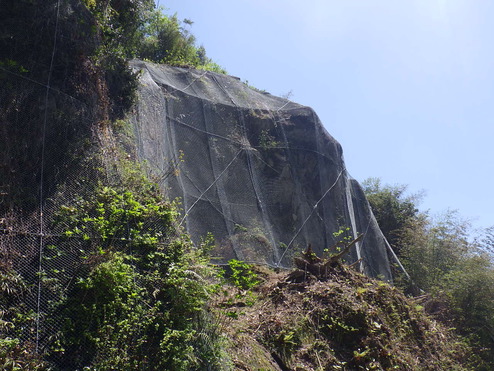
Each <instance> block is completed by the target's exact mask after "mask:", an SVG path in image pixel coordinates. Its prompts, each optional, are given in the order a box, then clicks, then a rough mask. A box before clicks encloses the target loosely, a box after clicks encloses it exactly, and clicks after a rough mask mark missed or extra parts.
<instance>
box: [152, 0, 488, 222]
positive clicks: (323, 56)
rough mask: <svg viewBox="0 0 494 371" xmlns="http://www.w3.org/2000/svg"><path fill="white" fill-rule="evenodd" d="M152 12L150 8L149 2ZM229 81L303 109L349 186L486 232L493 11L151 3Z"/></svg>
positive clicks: (480, 6)
mask: <svg viewBox="0 0 494 371" xmlns="http://www.w3.org/2000/svg"><path fill="white" fill-rule="evenodd" d="M157 2H158V1H157ZM160 5H162V6H165V7H166V8H167V9H168V11H167V13H169V14H173V13H175V12H176V13H177V14H178V17H179V18H180V19H183V18H189V19H191V20H192V21H194V24H193V25H192V27H191V32H192V33H193V34H195V35H196V37H197V39H198V44H199V45H200V44H202V45H204V47H205V48H206V50H207V53H208V56H209V57H211V58H212V59H213V60H215V61H216V62H217V63H219V64H220V65H222V66H223V67H224V68H226V70H227V71H228V73H229V74H231V75H235V76H238V77H240V78H241V79H242V80H248V82H249V84H251V85H254V86H256V87H257V88H259V89H265V90H267V91H269V92H270V93H272V94H274V95H285V94H287V93H288V92H292V96H291V100H293V101H295V102H297V103H300V104H304V105H307V106H310V107H312V108H314V110H315V111H316V112H317V114H318V116H319V117H320V119H321V121H322V123H323V125H324V126H325V127H326V129H327V131H328V132H329V133H330V134H331V135H332V136H334V137H335V138H336V139H337V140H338V141H339V142H340V143H341V144H342V146H343V151H344V156H345V161H346V165H347V169H348V170H349V172H350V174H351V175H352V176H353V177H354V178H356V179H357V180H359V181H362V180H364V179H366V178H368V177H380V178H381V179H382V181H383V182H384V183H388V184H408V185H409V189H410V191H411V192H417V191H420V190H425V192H426V196H425V198H424V201H423V202H422V204H421V208H422V209H430V211H431V213H437V212H441V211H445V210H446V209H448V208H450V209H458V210H459V212H460V214H461V215H462V216H464V217H466V218H471V219H474V224H475V225H476V226H480V227H487V226H490V225H494V212H493V210H492V209H493V207H494V201H493V195H492V190H493V184H494V145H493V144H492V141H493V140H494V125H493V124H494V22H493V19H494V1H492V0H476V1H472V0H409V1H396V0H360V1H357V0H337V1H336V0H306V1H294V0H161V1H160Z"/></svg>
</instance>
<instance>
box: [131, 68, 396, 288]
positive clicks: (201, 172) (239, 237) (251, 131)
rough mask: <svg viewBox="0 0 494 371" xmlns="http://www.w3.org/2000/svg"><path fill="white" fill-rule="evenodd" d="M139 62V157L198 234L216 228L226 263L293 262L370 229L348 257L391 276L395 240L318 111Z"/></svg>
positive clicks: (226, 80)
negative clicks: (386, 234) (343, 235)
mask: <svg viewBox="0 0 494 371" xmlns="http://www.w3.org/2000/svg"><path fill="white" fill-rule="evenodd" d="M132 66H133V68H134V69H135V70H136V71H140V81H141V87H140V93H139V95H140V98H139V104H138V105H137V107H136V113H135V115H134V116H133V117H132V121H133V123H134V127H135V136H136V142H137V147H138V153H139V156H140V158H141V159H142V160H145V161H146V163H147V165H148V169H149V171H150V173H151V174H153V176H154V177H155V178H156V179H159V183H160V185H161V187H162V188H163V189H164V190H165V192H166V193H167V194H168V195H169V196H170V197H171V198H175V197H178V198H180V199H181V201H182V208H183V223H184V224H185V225H186V227H187V231H188V232H189V233H190V235H191V236H192V238H193V239H194V240H196V241H198V240H199V239H200V238H201V236H204V235H206V234H207V233H208V232H210V233H212V234H213V235H214V236H215V238H216V243H217V250H216V254H217V256H218V261H219V262H225V261H227V260H228V259H232V258H236V259H240V260H245V261H248V262H256V263H263V264H268V265H271V266H281V267H288V266H291V262H292V258H293V255H294V254H296V253H297V252H300V251H301V250H303V249H305V248H306V247H307V246H308V244H311V245H312V247H313V249H314V251H316V252H318V253H319V254H322V253H323V252H324V251H325V250H326V249H330V248H331V247H332V246H333V245H334V244H335V243H336V242H337V240H338V238H340V237H337V236H335V235H334V234H335V233H337V232H338V231H340V230H349V232H348V233H349V234H350V235H351V236H352V237H356V236H357V235H358V234H360V233H364V234H365V237H364V239H363V241H362V243H359V244H358V245H357V247H356V248H355V249H354V250H353V251H352V252H351V254H350V256H349V258H348V260H349V261H350V262H355V261H359V263H358V264H359V265H360V269H361V270H362V271H364V272H365V273H367V274H369V275H372V276H382V277H384V278H386V279H391V273H390V264H389V259H388V251H387V250H388V249H387V247H386V241H385V239H384V238H383V237H382V234H381V232H380V230H379V228H378V226H377V223H376V222H375V219H374V217H373V216H372V213H371V211H370V208H369V206H368V203H367V201H366V199H365V196H364V194H363V192H362V190H361V189H360V186H359V185H358V183H357V182H356V181H354V180H353V179H351V177H350V176H349V175H348V173H347V171H346V169H345V165H344V162H343V156H342V150H341V147H340V145H339V144H338V142H336V140H334V139H333V138H332V137H331V136H330V135H329V134H328V133H327V132H326V130H325V129H324V128H323V126H322V125H321V123H320V121H319V119H318V117H317V115H316V114H315V113H314V112H313V110H311V109H310V108H308V107H304V106H301V105H299V104H296V103H293V102H291V101H289V100H287V99H283V98H278V97H274V96H272V95H270V94H268V93H265V92H259V91H256V90H255V89H251V88H250V87H248V86H247V85H246V84H244V83H242V82H241V81H239V80H238V79H237V78H234V77H230V76H225V75H220V74H216V73H213V72H206V71H196V70H190V69H183V68H172V67H167V66H159V65H154V64H150V63H144V62H140V61H133V62H132ZM170 167H172V168H173V169H174V171H173V172H170ZM165 174H166V175H167V176H164V175H165Z"/></svg>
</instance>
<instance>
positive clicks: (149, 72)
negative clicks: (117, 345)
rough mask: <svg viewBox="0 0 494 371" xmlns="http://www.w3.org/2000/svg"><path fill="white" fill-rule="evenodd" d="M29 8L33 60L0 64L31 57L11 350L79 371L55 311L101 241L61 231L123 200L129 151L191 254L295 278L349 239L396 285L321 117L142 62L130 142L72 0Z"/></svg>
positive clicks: (12, 143)
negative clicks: (98, 195) (209, 243)
mask: <svg viewBox="0 0 494 371" xmlns="http://www.w3.org/2000/svg"><path fill="white" fill-rule="evenodd" d="M23 4H24V3H23ZM26 4H27V5H26ZM24 5H25V6H27V7H28V8H29V9H30V11H32V12H33V17H34V14H37V13H38V12H40V13H41V14H42V15H43V17H38V18H39V19H43V22H42V23H41V24H37V23H33V24H26V25H24V26H23V27H24V29H25V30H26V34H27V35H35V36H36V37H37V39H36V40H38V38H39V42H38V43H37V44H36V48H31V49H29V50H28V51H26V50H22V49H21V48H20V46H18V45H17V44H15V43H14V44H15V45H14V46H15V47H12V48H9V49H6V48H5V49H3V50H1V53H2V54H1V56H2V58H0V61H5V60H21V59H20V58H21V54H22V55H23V56H24V55H26V56H27V59H26V62H25V63H24V62H23V64H22V65H15V64H13V65H12V64H11V65H6V64H2V65H0V78H1V79H2V84H3V85H2V89H1V90H0V103H1V107H0V108H1V109H0V120H1V124H2V127H1V130H2V132H1V133H2V135H1V136H0V273H1V275H2V276H1V280H2V281H1V283H2V287H0V288H1V290H2V297H1V299H0V331H1V333H2V335H3V336H4V337H5V338H8V337H9V336H11V337H14V338H18V339H21V340H22V341H23V342H24V343H25V344H31V346H32V348H33V350H34V352H37V353H43V352H44V351H45V350H46V349H48V348H49V349H50V352H51V353H50V354H51V357H52V359H51V360H52V361H53V362H54V363H58V365H59V366H60V367H62V368H63V367H65V368H66V369H70V367H72V366H73V367H78V366H79V364H77V360H73V363H71V364H70V366H69V365H68V364H64V363H63V362H64V361H62V360H63V359H64V360H65V361H66V360H67V359H68V358H67V355H64V354H63V350H61V349H59V350H57V351H54V349H55V348H56V344H57V342H58V340H59V339H57V336H58V335H57V334H59V332H60V329H61V328H62V327H63V326H64V319H63V316H62V311H63V310H64V308H62V307H60V303H62V302H63V301H64V299H65V298H66V296H67V295H68V293H69V292H70V291H71V290H72V289H73V288H74V286H75V284H76V281H77V279H78V278H80V277H85V276H87V273H88V270H89V266H90V265H91V262H88V261H87V256H88V252H89V251H92V250H94V249H95V247H96V246H98V245H99V244H100V241H98V240H95V239H91V238H89V239H88V238H83V237H81V236H71V235H69V234H67V225H66V224H64V223H57V215H59V213H60V210H62V209H63V208H76V207H79V206H80V205H81V202H83V200H85V199H88V198H89V197H91V196H92V195H93V194H94V192H95V189H96V187H97V186H98V185H100V184H105V185H118V184H120V180H121V179H122V178H123V177H125V176H126V174H125V171H123V170H122V169H121V168H120V164H121V157H122V153H121V152H122V149H125V150H126V151H127V153H125V156H129V157H131V158H133V157H134V155H136V156H137V157H138V158H139V159H140V160H142V161H143V162H144V163H145V168H146V169H147V170H148V172H149V175H150V177H151V178H152V179H155V180H156V181H157V182H158V184H159V185H160V186H161V188H162V190H163V191H164V193H165V194H166V195H168V197H169V198H170V199H175V198H178V199H179V200H180V202H181V208H182V215H181V220H180V223H181V224H182V226H184V228H185V229H186V230H187V232H188V233H189V234H190V236H191V237H192V239H193V240H194V241H195V242H199V241H200V240H201V238H203V237H204V236H206V235H207V234H208V233H212V234H213V236H214V238H215V243H216V250H215V251H214V254H215V262H217V263H225V262H227V261H228V260H230V259H233V258H235V259H240V260H244V261H247V262H250V263H261V264H267V265H270V266H275V267H290V266H291V265H292V264H291V262H292V258H293V256H294V255H295V254H297V253H298V252H300V251H302V250H304V249H305V248H306V247H307V246H308V245H309V244H311V245H312V247H313V250H314V251H316V252H317V253H318V254H323V253H325V250H326V249H331V247H332V246H333V245H334V244H335V242H337V240H338V239H339V238H341V236H339V235H335V232H338V231H340V230H343V231H345V233H347V234H348V236H349V237H351V238H355V237H356V236H357V235H358V234H361V233H363V234H364V238H363V239H362V240H361V242H359V243H358V244H357V245H356V247H355V249H353V250H352V251H351V253H350V254H349V256H348V258H347V260H348V262H350V263H353V262H358V263H357V264H358V267H359V269H360V270H361V271H363V272H365V273H367V274H369V275H371V276H381V277H383V278H385V279H391V278H392V277H391V271H390V263H389V258H388V255H389V254H391V255H392V251H391V250H390V249H389V248H388V247H387V245H386V241H385V239H384V238H383V236H382V234H381V232H380V230H379V227H378V226H377V223H376V221H375V219H374V217H373V216H372V212H371V211H370V208H369V206H368V203H367V201H366V199H365V196H364V194H363V192H362V190H361V189H360V187H359V185H358V183H357V182H356V181H354V180H353V179H351V177H350V176H349V175H348V173H347V171H346V169H345V165H344V162H343V158H342V150H341V147H340V145H339V144H338V143H337V142H336V141H335V140H334V139H333V138H332V137H331V136H330V135H329V134H328V133H327V132H326V130H325V129H324V128H323V126H322V125H321V123H320V122H319V119H318V117H317V115H316V114H315V113H314V112H313V111H312V110H311V109H309V108H307V107H304V106H301V105H298V104H296V103H293V102H291V101H289V100H287V99H282V98H277V97H274V96H272V95H270V94H267V93H264V92H260V91H256V90H254V89H251V88H250V87H248V86H247V85H246V84H244V83H242V82H241V81H239V80H238V79H236V78H234V77H230V76H225V75H220V74H216V73H212V72H206V71H197V70H192V69H185V68H173V67H168V66H158V65H154V64H150V63H144V62H141V61H133V62H131V67H132V68H133V69H134V70H137V71H140V75H139V79H140V87H139V100H138V103H137V104H136V106H135V109H134V113H133V114H132V115H130V117H129V121H130V122H131V123H132V130H133V139H132V140H130V141H129V140H128V137H126V138H127V139H126V140H122V138H120V137H118V136H116V135H114V133H113V132H112V130H111V128H109V127H108V126H105V125H104V122H106V121H105V120H108V118H109V115H108V113H105V112H103V111H104V110H103V108H102V105H103V104H102V102H101V99H102V97H104V93H105V92H104V91H101V81H99V80H98V77H97V76H98V74H97V72H96V70H97V67H96V66H94V65H92V64H91V61H90V59H89V58H86V59H84V54H85V52H86V51H84V50H82V48H83V47H81V45H85V46H84V48H93V47H95V44H96V42H95V41H94V40H93V41H92V42H89V41H88V40H86V41H85V43H84V44H81V43H79V41H80V39H81V35H89V34H90V33H89V32H87V31H88V30H87V28H90V27H91V20H90V17H89V15H88V13H87V9H86V8H85V7H83V6H82V5H81V4H80V3H79V2H78V1H75V0H74V1H66V2H60V1H56V0H51V1H46V2H45V3H44V4H43V6H38V7H35V6H31V5H32V4H30V3H29V2H25V4H24ZM5 9H6V8H5ZM12 9H15V6H14V7H13V8H12ZM19 9H22V12H24V11H25V9H23V8H19ZM0 10H2V9H0ZM19 12H20V10H19ZM22 12H20V13H22ZM20 13H19V14H20ZM19 14H17V13H15V11H12V14H10V13H9V14H7V13H6V14H3V13H2V14H1V15H2V17H1V19H3V20H14V19H15V17H16V16H17V15H19ZM21 15H22V14H21ZM23 16H25V15H23ZM17 49H18V50H17ZM17 52H18V53H20V54H19V55H17V54H16V53H17ZM77 58H79V59H80V60H79V59H77ZM76 59H77V61H74V60H76ZM69 62H70V63H69ZM21 67H22V68H21ZM88 92H90V93H88ZM122 142H123V143H122ZM117 147H118V148H117ZM149 228H154V229H156V230H159V229H160V228H161V226H160V225H153V226H151V227H149ZM125 239H126V240H127V241H128V240H129V239H130V237H129V236H126V237H125ZM124 242H125V241H123V242H122V244H124ZM114 243H115V244H118V241H114ZM330 252H331V251H330ZM393 259H394V258H393ZM18 277H21V278H22V280H20V279H18ZM13 308H14V309H15V310H14V309H13ZM19 313H21V314H22V318H19V317H18V315H19ZM16 316H17V317H16ZM6 324H9V325H6ZM10 324H14V325H12V326H11V325H10ZM57 352H58V353H57ZM57 357H58V358H57ZM69 358H70V357H69ZM81 364H82V363H81Z"/></svg>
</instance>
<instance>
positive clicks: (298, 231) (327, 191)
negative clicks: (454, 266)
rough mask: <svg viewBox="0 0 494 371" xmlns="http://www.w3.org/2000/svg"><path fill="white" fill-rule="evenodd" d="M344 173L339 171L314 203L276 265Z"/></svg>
mask: <svg viewBox="0 0 494 371" xmlns="http://www.w3.org/2000/svg"><path fill="white" fill-rule="evenodd" d="M344 171H345V169H342V170H341V171H340V173H339V174H338V176H337V177H336V180H335V181H334V183H333V184H332V185H331V186H330V187H329V188H328V189H327V190H326V192H324V194H323V195H322V197H321V198H320V199H319V200H318V201H317V202H316V204H315V205H314V207H313V208H312V211H311V212H310V213H309V215H308V216H307V218H305V220H304V222H303V223H302V225H301V226H300V228H299V229H298V230H297V232H296V233H295V235H294V236H293V237H292V239H291V240H290V242H289V243H288V245H287V246H286V248H285V250H284V251H283V254H281V257H280V259H279V260H278V265H279V264H280V263H281V260H282V259H283V257H284V256H285V254H286V252H287V251H288V249H289V248H290V246H291V245H292V243H293V241H295V238H297V236H298V235H299V234H300V232H301V231H302V229H303V228H304V226H305V224H307V222H308V221H309V219H310V217H311V216H312V214H313V213H314V211H315V210H316V208H317V206H319V203H320V202H321V201H322V200H323V199H324V198H325V197H326V195H327V194H328V193H329V192H331V190H332V189H333V188H334V187H335V186H336V184H337V183H338V181H339V180H340V177H341V175H342V174H343V172H344Z"/></svg>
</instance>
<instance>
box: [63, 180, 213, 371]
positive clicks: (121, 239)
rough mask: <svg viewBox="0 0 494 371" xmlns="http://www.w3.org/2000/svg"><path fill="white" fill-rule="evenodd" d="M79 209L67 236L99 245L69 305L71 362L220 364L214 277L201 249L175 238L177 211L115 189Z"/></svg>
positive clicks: (70, 215) (71, 215)
mask: <svg viewBox="0 0 494 371" xmlns="http://www.w3.org/2000/svg"><path fill="white" fill-rule="evenodd" d="M78 205H79V207H65V208H63V212H62V215H61V216H60V217H59V218H61V220H63V221H65V223H66V225H67V226H70V228H69V229H68V230H67V232H66V234H67V236H69V237H70V238H73V237H75V236H79V237H80V238H82V239H85V240H88V241H90V242H91V245H92V248H91V251H90V252H89V254H88V255H87V261H88V262H89V263H88V264H89V265H90V271H89V273H88V274H87V276H84V275H83V276H81V277H80V278H79V280H78V282H77V284H76V286H75V288H74V290H73V291H72V292H71V293H70V294H69V296H68V299H67V300H66V302H65V303H64V304H63V308H65V309H64V310H63V313H62V318H65V321H66V325H65V327H64V330H63V332H62V334H61V338H62V349H63V354H66V355H67V357H66V358H65V360H64V361H65V362H67V363H68V364H69V365H70V367H73V368H74V369H75V368H78V367H81V366H91V367H95V368H97V369H115V368H117V369H121V370H135V369H176V370H189V369H195V368H200V367H203V366H205V365H208V364H209V365H212V364H215V363H216V362H217V361H218V357H219V356H218V354H219V348H218V343H217V342H216V341H215V340H214V339H215V337H217V334H216V333H215V329H214V326H212V325H210V324H209V320H208V316H209V315H208V311H207V305H206V304H207V300H208V298H209V293H210V292H211V290H212V285H211V284H210V283H208V278H209V277H211V276H212V275H213V273H214V272H213V270H212V268H210V267H209V266H208V263H207V257H206V255H205V254H204V253H203V251H202V250H201V248H195V247H193V245H192V244H191V242H190V240H188V239H187V238H186V237H183V236H179V235H174V233H173V228H172V225H173V221H174V218H175V216H176V211H175V209H174V207H173V205H171V204H167V203H164V202H159V201H158V200H156V199H154V198H153V197H152V196H150V195H139V197H138V196H136V195H134V194H133V193H132V192H130V191H118V190H116V189H114V188H110V187H102V188H101V189H100V190H99V191H98V192H97V193H96V194H95V195H94V197H93V198H91V199H90V200H86V201H85V202H79V204H78ZM201 334H202V335H203V336H200V335H201ZM206 335H207V336H206ZM205 338H207V339H208V341H204V340H203V339H205Z"/></svg>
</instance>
